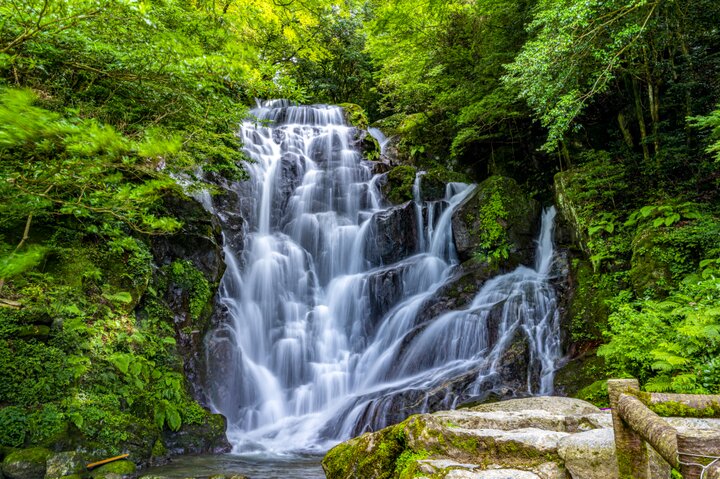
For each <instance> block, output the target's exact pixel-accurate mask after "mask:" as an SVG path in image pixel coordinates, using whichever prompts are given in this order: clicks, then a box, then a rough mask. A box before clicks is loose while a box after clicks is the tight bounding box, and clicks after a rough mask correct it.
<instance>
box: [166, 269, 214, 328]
mask: <svg viewBox="0 0 720 479" xmlns="http://www.w3.org/2000/svg"><path fill="white" fill-rule="evenodd" d="M169 273H170V280H171V281H172V282H173V283H175V284H176V285H177V286H180V287H181V288H183V289H184V290H186V291H188V293H189V295H190V315H191V316H192V318H193V319H199V318H200V317H201V315H202V314H203V311H204V310H205V308H207V307H208V305H209V303H210V299H211V298H212V295H213V292H212V291H211V289H210V283H209V282H208V280H207V279H205V276H203V274H202V272H200V271H199V270H198V269H197V268H196V267H195V266H193V264H192V263H191V262H190V261H187V260H179V261H175V262H173V263H172V264H171V265H170V268H169Z"/></svg>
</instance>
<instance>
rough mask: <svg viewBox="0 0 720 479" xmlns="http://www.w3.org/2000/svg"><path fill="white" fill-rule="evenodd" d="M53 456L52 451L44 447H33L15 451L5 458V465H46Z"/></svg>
mask: <svg viewBox="0 0 720 479" xmlns="http://www.w3.org/2000/svg"><path fill="white" fill-rule="evenodd" d="M51 455H52V451H50V450H49V449H45V448H44V447H31V448H29V449H20V450H18V451H14V452H12V453H10V454H8V455H7V457H5V460H4V461H3V462H4V463H5V464H9V463H12V462H29V463H35V464H45V462H46V461H47V459H48V457H50V456H51Z"/></svg>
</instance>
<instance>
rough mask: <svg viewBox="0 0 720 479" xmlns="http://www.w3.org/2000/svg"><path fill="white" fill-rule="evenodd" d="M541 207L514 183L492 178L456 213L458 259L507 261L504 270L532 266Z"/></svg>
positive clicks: (455, 233)
mask: <svg viewBox="0 0 720 479" xmlns="http://www.w3.org/2000/svg"><path fill="white" fill-rule="evenodd" d="M539 219H540V205H539V204H538V203H537V201H535V200H531V199H530V198H529V197H528V196H527V195H526V194H525V192H524V191H523V190H522V189H521V188H520V186H519V185H518V184H517V183H516V182H515V180H513V179H510V178H505V177H502V176H493V177H490V178H488V179H487V180H485V181H483V182H482V183H480V184H479V185H478V186H477V187H476V189H475V191H474V192H473V193H472V194H471V195H470V196H469V197H468V198H466V199H465V201H463V202H462V203H461V204H460V205H459V206H458V207H457V209H456V210H455V212H454V214H453V217H452V226H453V238H454V241H455V248H456V249H457V253H458V256H459V258H460V259H461V260H462V261H467V260H469V259H471V258H472V257H473V256H480V257H487V258H493V257H494V258H496V259H501V258H506V259H503V260H502V261H501V263H503V264H504V265H506V267H513V266H515V265H517V264H526V265H531V264H533V260H534V254H535V237H536V233H537V228H538V225H539V224H540V223H539Z"/></svg>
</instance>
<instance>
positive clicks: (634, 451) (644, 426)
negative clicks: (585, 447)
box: [608, 379, 720, 479]
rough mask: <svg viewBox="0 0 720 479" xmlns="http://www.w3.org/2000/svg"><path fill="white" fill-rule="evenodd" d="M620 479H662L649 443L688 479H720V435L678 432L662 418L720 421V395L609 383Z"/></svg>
mask: <svg viewBox="0 0 720 479" xmlns="http://www.w3.org/2000/svg"><path fill="white" fill-rule="evenodd" d="M608 393H609V395H610V408H611V411H612V419H613V430H614V431H615V448H616V451H617V461H618V469H619V472H620V479H659V478H657V477H653V475H652V473H651V457H650V454H649V451H648V448H647V446H646V443H647V444H648V445H649V446H650V447H652V448H653V449H654V450H655V451H656V452H657V453H658V454H659V455H660V456H661V457H662V458H663V459H664V460H665V461H667V463H668V464H670V466H672V467H674V468H675V469H677V470H678V471H680V473H681V474H682V476H683V478H684V479H720V431H719V430H716V429H712V430H711V429H689V428H681V429H676V428H674V427H672V426H671V425H670V424H668V422H667V421H665V420H664V419H663V418H662V417H660V416H659V415H658V414H657V413H656V412H655V411H657V412H659V413H660V414H662V415H664V416H691V417H700V418H713V417H715V418H717V417H720V396H706V395H692V394H656V393H652V394H651V393H646V392H641V391H640V385H639V383H638V381H637V380H636V379H611V380H609V381H608Z"/></svg>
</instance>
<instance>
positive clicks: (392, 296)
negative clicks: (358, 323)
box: [367, 267, 404, 320]
mask: <svg viewBox="0 0 720 479" xmlns="http://www.w3.org/2000/svg"><path fill="white" fill-rule="evenodd" d="M367 288H368V299H369V301H370V317H371V318H376V320H380V319H381V318H382V317H383V316H385V314H386V313H387V312H388V311H390V309H392V307H393V306H395V305H396V304H397V303H398V302H399V301H400V300H401V299H402V298H403V296H404V285H403V269H402V268H395V267H391V268H386V269H382V270H380V271H377V272H375V273H372V274H370V275H369V276H368V278H367Z"/></svg>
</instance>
